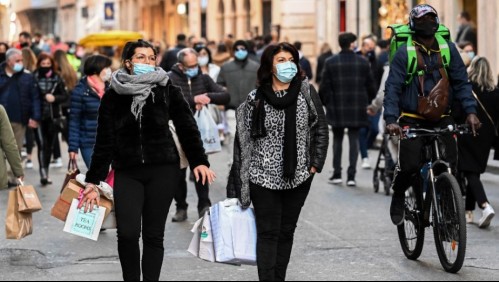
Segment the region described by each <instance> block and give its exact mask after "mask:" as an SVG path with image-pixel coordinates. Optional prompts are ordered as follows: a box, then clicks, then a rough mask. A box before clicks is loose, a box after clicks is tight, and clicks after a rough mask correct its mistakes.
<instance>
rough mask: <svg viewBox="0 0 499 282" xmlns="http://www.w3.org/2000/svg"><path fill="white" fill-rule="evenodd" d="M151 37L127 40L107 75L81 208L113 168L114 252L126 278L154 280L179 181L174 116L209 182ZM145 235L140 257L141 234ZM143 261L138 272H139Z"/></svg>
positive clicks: (195, 136)
mask: <svg viewBox="0 0 499 282" xmlns="http://www.w3.org/2000/svg"><path fill="white" fill-rule="evenodd" d="M156 55H157V54H156V52H155V49H154V46H152V45H151V44H150V43H148V42H145V41H142V40H139V41H135V42H128V43H127V44H126V46H125V49H124V52H123V68H122V69H120V70H118V71H117V72H115V73H114V74H113V77H112V82H111V88H110V89H109V90H108V91H107V92H106V94H105V95H104V97H103V99H102V103H101V107H100V109H99V121H98V132H97V141H96V144H95V147H94V154H93V156H92V164H91V166H90V170H89V171H88V173H87V177H86V182H88V183H89V184H87V186H86V189H85V192H84V195H85V197H84V198H83V200H82V203H81V207H85V209H86V210H87V209H89V208H90V209H92V208H91V207H93V206H94V204H95V203H97V204H99V200H98V199H99V193H98V192H96V191H97V188H96V186H95V184H98V183H100V182H101V181H104V180H105V179H106V177H107V175H108V173H109V167H110V165H111V164H112V166H113V168H114V169H115V183H114V188H115V189H114V204H115V212H116V220H117V224H118V253H119V257H120V262H121V267H122V271H123V278H124V280H125V281H140V280H141V273H142V274H143V280H144V281H158V280H159V278H160V273H161V267H162V264H163V257H164V253H165V250H164V246H163V241H164V234H165V224H166V218H167V215H168V211H169V208H170V205H171V202H172V199H173V196H174V194H175V192H176V189H177V183H178V181H179V180H180V169H179V166H180V158H179V153H178V151H177V148H176V146H175V142H174V140H173V137H172V135H171V132H170V130H169V126H168V122H169V120H173V123H174V124H175V127H176V131H177V133H178V137H179V140H180V143H181V144H182V148H184V150H185V153H186V155H187V158H188V160H189V164H190V165H191V167H192V169H193V171H194V173H195V176H196V179H197V180H198V181H200V182H202V183H203V184H206V183H212V182H213V181H214V178H215V175H214V173H213V172H212V171H211V170H210V169H209V168H208V167H209V162H208V159H207V157H206V155H205V153H204V148H203V142H202V141H201V136H200V134H199V129H198V127H197V126H196V122H195V120H194V117H193V115H192V112H191V108H190V105H189V104H187V103H186V101H185V99H184V97H183V95H182V93H181V91H180V89H179V88H177V87H174V86H173V84H172V83H171V81H170V79H169V77H168V75H167V73H166V72H165V71H164V70H163V69H162V68H159V67H156ZM141 231H142V238H143V246H144V247H143V248H144V250H143V255H142V258H141V254H140V246H139V238H140V236H141ZM141 263H142V271H141Z"/></svg>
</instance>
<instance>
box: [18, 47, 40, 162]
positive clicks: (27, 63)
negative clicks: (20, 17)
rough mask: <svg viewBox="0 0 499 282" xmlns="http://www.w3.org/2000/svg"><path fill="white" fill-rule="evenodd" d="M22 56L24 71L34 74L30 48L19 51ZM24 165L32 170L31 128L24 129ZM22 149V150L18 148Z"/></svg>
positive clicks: (32, 146) (33, 56) (32, 139)
mask: <svg viewBox="0 0 499 282" xmlns="http://www.w3.org/2000/svg"><path fill="white" fill-rule="evenodd" d="M21 52H22V56H23V64H24V70H25V71H28V72H29V73H34V72H35V70H36V66H37V63H38V59H37V57H36V55H35V53H34V52H33V50H31V49H30V48H27V47H25V48H23V49H22V50H21ZM25 138H26V139H25V141H26V164H25V167H26V169H32V168H33V160H32V158H33V148H34V146H35V133H34V130H33V129H31V128H27V129H26V137H25ZM20 149H22V148H20Z"/></svg>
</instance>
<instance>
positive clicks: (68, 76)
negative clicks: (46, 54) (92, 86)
mask: <svg viewBox="0 0 499 282" xmlns="http://www.w3.org/2000/svg"><path fill="white" fill-rule="evenodd" d="M54 60H55V61H56V62H57V65H59V73H60V74H61V77H62V80H63V81H64V84H65V85H66V87H67V88H68V90H69V91H72V90H73V89H74V88H75V87H76V84H77V83H78V74H77V73H76V71H75V70H74V68H73V66H72V65H71V64H70V63H69V60H68V57H67V56H66V52H64V51H62V50H57V51H55V53H54Z"/></svg>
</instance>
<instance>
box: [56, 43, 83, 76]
mask: <svg viewBox="0 0 499 282" xmlns="http://www.w3.org/2000/svg"><path fill="white" fill-rule="evenodd" d="M67 44H68V46H69V49H68V52H67V54H66V59H67V61H68V63H69V64H70V65H71V67H73V70H74V71H75V72H76V73H79V72H80V71H81V60H80V58H78V56H76V52H77V51H78V45H77V44H76V43H75V42H68V43H67ZM61 51H62V50H61ZM57 53H59V55H57ZM61 54H62V53H60V52H57V51H56V52H55V53H54V57H55V58H56V61H62V58H61V57H59V56H61ZM58 58H59V59H58ZM64 68H65V67H64ZM66 72H67V71H66Z"/></svg>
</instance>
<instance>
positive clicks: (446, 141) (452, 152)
mask: <svg viewBox="0 0 499 282" xmlns="http://www.w3.org/2000/svg"><path fill="white" fill-rule="evenodd" d="M399 124H400V127H402V128H405V127H411V128H427V129H435V128H445V127H447V126H448V125H454V121H453V119H452V118H450V117H449V118H444V119H442V120H441V121H440V122H438V123H436V124H435V123H428V122H426V121H422V120H418V119H412V118H401V120H400V122H399ZM441 141H442V144H443V148H445V152H442V153H443V156H442V159H443V160H444V161H446V162H448V163H449V164H450V167H451V168H452V170H453V171H454V172H455V171H456V168H457V158H458V154H457V142H456V139H455V138H454V137H452V136H444V137H442V139H441ZM425 142H426V140H425V139H424V138H416V139H409V140H402V141H400V148H399V163H398V164H397V168H396V169H395V178H394V180H393V190H394V196H399V197H402V196H404V193H405V191H406V190H407V189H408V188H409V187H410V186H411V185H413V184H414V181H415V179H416V178H417V177H419V178H421V173H420V171H421V168H422V167H423V164H424V163H425V161H426V158H425V152H424V150H423V149H424V146H425Z"/></svg>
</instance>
